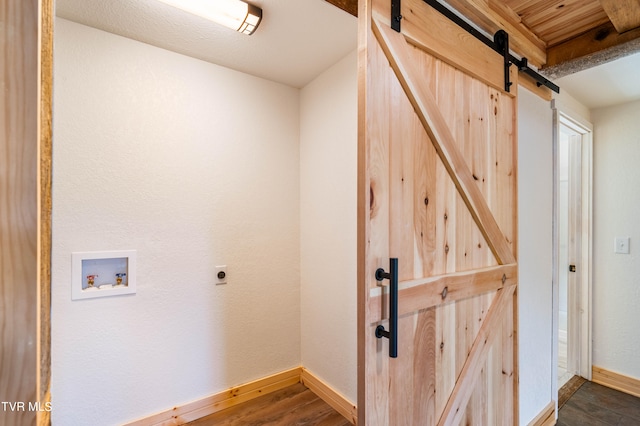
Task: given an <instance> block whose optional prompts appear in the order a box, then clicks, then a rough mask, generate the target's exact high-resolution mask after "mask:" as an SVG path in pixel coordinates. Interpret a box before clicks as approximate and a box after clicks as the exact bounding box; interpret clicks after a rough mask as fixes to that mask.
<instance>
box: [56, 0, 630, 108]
mask: <svg viewBox="0 0 640 426" xmlns="http://www.w3.org/2000/svg"><path fill="white" fill-rule="evenodd" d="M250 2H251V3H252V4H255V5H256V6H259V7H261V8H262V9H263V21H262V23H261V24H260V26H259V27H258V29H257V30H256V32H255V33H254V34H253V35H251V36H247V35H244V34H240V33H237V32H235V31H232V30H230V29H228V28H225V27H221V26H219V25H217V24H214V23H212V22H209V21H206V20H204V19H202V18H199V17H196V16H193V15H189V14H188V13H186V12H182V11H179V10H177V9H174V8H172V7H170V6H167V5H166V4H164V3H161V2H158V1H156V0H135V1H132V0H57V5H56V14H57V15H58V16H60V17H62V18H65V19H69V20H71V21H75V22H78V23H81V24H85V25H88V26H91V27H95V28H98V29H101V30H104V31H108V32H111V33H114V34H118V35H122V36H124V37H129V38H131V39H134V40H138V41H141V42H144V43H148V44H151V45H154V46H158V47H161V48H164V49H167V50H172V51H174V52H178V53H182V54H185V55H188V56H192V57H195V58H198V59H202V60H204V61H208V62H212V63H215V64H218V65H222V66H225V67H227V68H232V69H235V70H238V71H242V72H246V73H248V74H252V75H256V76H258V77H263V78H266V79H269V80H272V81H276V82H280V83H284V84H287V85H289V86H293V87H298V88H299V87H303V86H304V85H306V84H307V83H309V82H310V81H311V80H313V79H314V78H315V77H316V76H317V75H318V74H319V73H320V72H322V71H324V70H325V69H327V68H328V67H329V66H331V65H333V64H334V63H336V62H337V61H338V60H339V59H341V58H342V57H344V56H346V55H347V54H348V53H349V52H351V51H352V50H354V49H355V48H356V45H357V19H356V18H355V17H353V16H351V15H349V14H348V13H346V12H344V11H342V10H340V9H338V8H337V7H335V6H333V5H331V4H329V3H327V2H326V1H324V0H251V1H250ZM639 71H640V53H638V54H636V55H633V56H628V57H626V58H623V59H619V60H617V61H613V62H610V63H607V64H604V65H600V66H597V67H595V68H591V69H588V70H585V71H581V72H578V73H576V74H573V75H570V76H566V77H563V78H560V79H557V80H556V81H555V82H556V83H557V84H558V85H559V86H560V88H561V90H566V91H567V93H569V94H570V95H572V96H573V97H574V98H576V99H577V100H578V101H580V102H581V103H583V104H584V105H585V106H587V107H588V108H590V109H592V108H599V107H603V106H609V105H613V104H617V103H622V102H629V101H633V100H637V99H640V78H639V77H638V75H640V74H639Z"/></svg>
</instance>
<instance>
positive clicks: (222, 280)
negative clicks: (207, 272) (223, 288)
mask: <svg viewBox="0 0 640 426" xmlns="http://www.w3.org/2000/svg"><path fill="white" fill-rule="evenodd" d="M226 283H227V265H222V266H216V285H217V284H226Z"/></svg>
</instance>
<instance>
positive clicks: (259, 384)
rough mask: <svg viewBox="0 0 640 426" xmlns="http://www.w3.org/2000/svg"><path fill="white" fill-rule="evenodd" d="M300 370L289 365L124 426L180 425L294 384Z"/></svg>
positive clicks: (296, 381) (298, 378) (297, 380)
mask: <svg viewBox="0 0 640 426" xmlns="http://www.w3.org/2000/svg"><path fill="white" fill-rule="evenodd" d="M301 372H302V367H296V368H292V369H291V370H287V371H283V372H282V373H278V374H274V375H271V376H268V377H265V378H262V379H258V380H255V381H253V382H250V383H246V384H244V385H240V386H236V387H233V388H231V389H228V390H226V391H224V392H220V393H217V394H214V395H211V396H208V397H206V398H203V399H200V400H198V401H194V402H191V403H189V404H185V405H182V406H177V407H174V408H172V409H170V410H166V411H163V412H161V413H158V414H154V415H152V416H149V417H145V418H144V419H140V420H136V421H134V422H131V423H127V424H126V425H125V426H169V425H182V424H185V423H187V422H191V421H194V420H197V419H200V418H202V417H205V416H208V415H209V414H213V413H217V412H218V411H221V410H224V409H225V408H229V407H232V406H234V405H236V404H240V403H243V402H246V401H249V400H252V399H254V398H257V397H259V396H262V395H266V394H268V393H270V392H274V391H277V390H280V389H283V388H286V387H287V386H291V385H294V384H296V383H298V382H300V375H301Z"/></svg>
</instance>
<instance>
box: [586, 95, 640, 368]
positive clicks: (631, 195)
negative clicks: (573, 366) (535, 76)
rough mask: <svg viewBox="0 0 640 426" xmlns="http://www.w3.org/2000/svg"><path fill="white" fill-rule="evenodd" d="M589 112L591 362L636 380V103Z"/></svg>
mask: <svg viewBox="0 0 640 426" xmlns="http://www.w3.org/2000/svg"><path fill="white" fill-rule="evenodd" d="M591 117H592V119H593V128H594V137H593V145H594V155H593V186H594V187H593V228H594V239H593V274H594V278H593V365H595V366H598V367H602V368H605V369H607V370H612V371H615V372H618V373H621V374H624V375H626V376H631V377H634V378H636V379H640V363H638V353H640V335H639V334H638V324H639V323H640V311H639V310H638V303H640V278H639V277H640V261H639V260H640V222H639V221H638V217H639V214H640V192H639V191H638V188H639V186H640V169H639V168H638V165H639V164H640V136H639V135H640V120H638V117H640V102H638V101H636V102H632V103H627V104H623V105H618V106H613V107H608V108H602V109H596V110H593V111H592V113H591ZM615 237H631V243H630V244H629V247H630V249H631V252H630V254H615V253H614V252H613V247H614V244H613V243H614V238H615Z"/></svg>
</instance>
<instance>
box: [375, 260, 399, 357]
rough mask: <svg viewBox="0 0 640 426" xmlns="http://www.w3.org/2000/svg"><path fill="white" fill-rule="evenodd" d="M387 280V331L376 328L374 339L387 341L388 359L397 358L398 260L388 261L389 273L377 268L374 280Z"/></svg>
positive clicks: (381, 326) (380, 326)
mask: <svg viewBox="0 0 640 426" xmlns="http://www.w3.org/2000/svg"><path fill="white" fill-rule="evenodd" d="M383 279H388V280H389V331H387V330H385V329H384V326H383V325H379V326H377V327H376V337H377V338H378V339H381V338H383V337H386V338H387V339H389V357H391V358H397V357H398V259H397V258H391V259H389V272H385V271H384V269H382V268H379V269H377V270H376V280H378V281H382V280H383Z"/></svg>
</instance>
